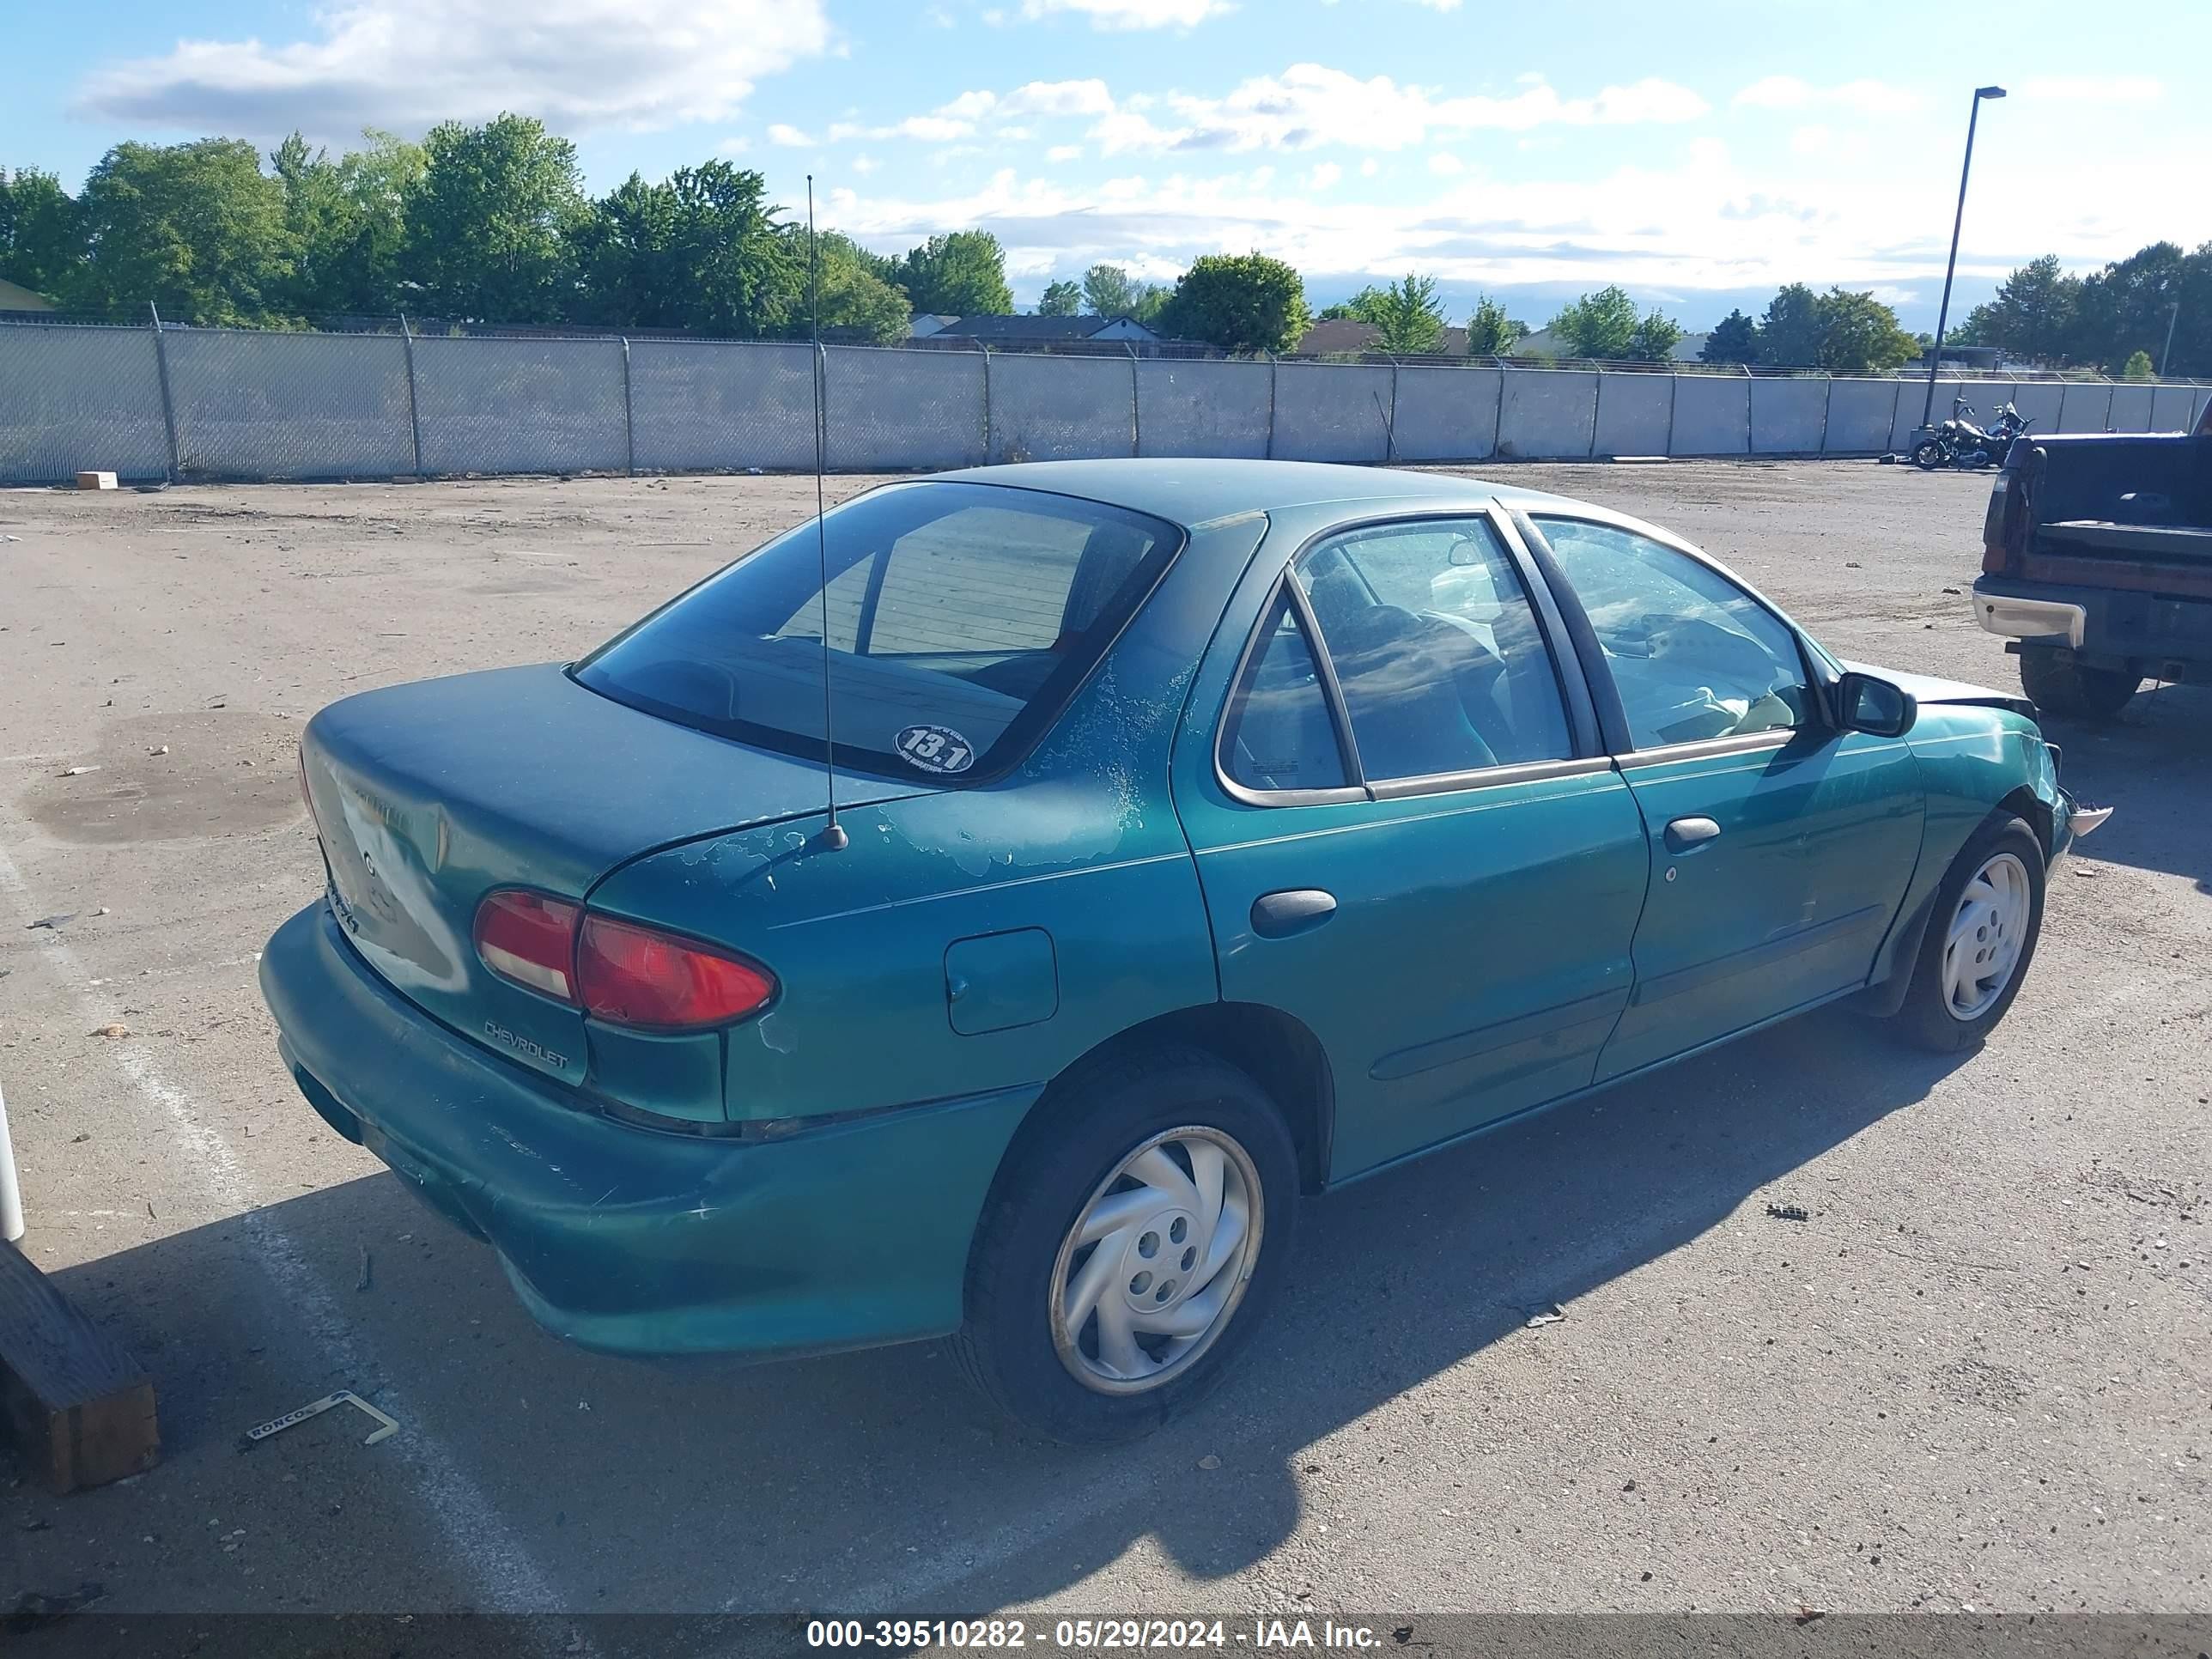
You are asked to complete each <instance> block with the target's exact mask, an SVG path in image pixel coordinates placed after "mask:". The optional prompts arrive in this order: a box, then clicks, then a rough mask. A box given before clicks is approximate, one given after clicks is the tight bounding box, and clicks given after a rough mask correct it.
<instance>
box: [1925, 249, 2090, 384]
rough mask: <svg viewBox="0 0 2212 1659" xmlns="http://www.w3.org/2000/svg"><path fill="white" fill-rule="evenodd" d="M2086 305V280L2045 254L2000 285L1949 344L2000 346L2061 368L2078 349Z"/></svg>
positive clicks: (1968, 318) (1947, 341)
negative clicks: (2083, 293)
mask: <svg viewBox="0 0 2212 1659" xmlns="http://www.w3.org/2000/svg"><path fill="white" fill-rule="evenodd" d="M2080 313H2081V279H2080V278H2079V277H2075V276H2068V275H2067V274H2066V273H2065V272H2064V271H2063V270H2060V269H2059V266H2058V256H2057V254H2055V253H2046V254H2045V255H2044V256H2043V257H2042V258H2039V259H2031V260H2029V261H2028V262H2027V264H2024V265H2022V266H2021V267H2020V268H2019V269H2018V270H2015V271H2014V272H2013V273H2012V274H2011V275H2010V276H2007V277H2006V278H2005V279H2004V281H2003V282H2002V283H1998V284H1997V291H1996V295H1995V296H1994V297H1993V298H1991V299H1990V301H1989V302H1988V303H1987V304H1986V305H1979V306H1976V307H1974V308H1973V310H1972V311H1971V312H1969V313H1967V316H1966V325H1965V326H1964V327H1962V328H1961V329H1960V330H1959V331H1956V332H1954V333H1953V334H1951V335H1949V336H1948V337H1947V338H1946V342H1945V343H1947V344H1948V343H1951V342H1952V341H1956V342H1957V343H1960V344H1961V345H1992V346H1997V347H2000V348H2002V349H2003V350H2005V351H2007V352H2008V353H2010V354H2011V355H2012V356H2015V357H2025V358H2027V359H2028V360H2030V361H2031V362H2039V363H2049V364H2052V365H2057V364H2061V363H2063V362H2066V361H2067V360H2068V359H2069V356H2071V355H2072V353H2073V352H2074V350H2075V347H2076V344H2077V339H2076V337H2077V336H2078V335H2079V333H2080V331H2081V315H2080Z"/></svg>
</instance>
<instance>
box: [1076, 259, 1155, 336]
mask: <svg viewBox="0 0 2212 1659" xmlns="http://www.w3.org/2000/svg"><path fill="white" fill-rule="evenodd" d="M1171 292H1172V290H1171V289H1169V288H1168V286H1167V285H1166V284H1165V283H1139V282H1134V281H1133V280H1131V278H1130V276H1129V273H1128V272H1127V271H1126V270H1122V269H1121V266H1119V265H1093V266H1091V269H1090V270H1086V271H1085V272H1084V273H1083V314H1084V315H1085V316H1086V317H1129V318H1133V319H1136V320H1137V321H1138V322H1140V323H1142V324H1144V325H1146V327H1147V328H1151V327H1154V326H1156V325H1158V322H1159V320H1160V313H1161V311H1162V310H1163V309H1164V308H1165V307H1166V305H1167V302H1168V296H1169V295H1170V293H1171Z"/></svg>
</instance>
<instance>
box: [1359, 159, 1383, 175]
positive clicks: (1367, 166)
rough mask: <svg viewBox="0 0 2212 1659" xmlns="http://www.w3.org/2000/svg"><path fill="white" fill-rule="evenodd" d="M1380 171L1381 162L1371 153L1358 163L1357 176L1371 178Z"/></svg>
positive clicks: (1381, 169)
mask: <svg viewBox="0 0 2212 1659" xmlns="http://www.w3.org/2000/svg"><path fill="white" fill-rule="evenodd" d="M1382 171H1383V164H1382V163H1381V162H1380V161H1376V159H1375V158H1374V157H1373V156H1371V155H1370V156H1369V157H1368V158H1367V159H1366V160H1365V161H1362V162H1361V163H1360V164H1359V176H1360V177H1361V178H1363V179H1372V178H1373V177H1374V176H1375V175H1376V173H1380V172H1382Z"/></svg>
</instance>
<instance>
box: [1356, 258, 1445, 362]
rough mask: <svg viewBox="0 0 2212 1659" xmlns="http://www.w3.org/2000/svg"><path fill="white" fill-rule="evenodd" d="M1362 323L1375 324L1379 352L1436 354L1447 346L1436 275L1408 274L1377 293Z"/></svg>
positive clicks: (1376, 343) (1409, 272)
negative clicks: (1431, 352) (1400, 280)
mask: <svg viewBox="0 0 2212 1659" xmlns="http://www.w3.org/2000/svg"><path fill="white" fill-rule="evenodd" d="M1370 292H1372V290H1370ZM1360 320H1361V321H1363V322H1367V323H1372V324H1373V325H1375V331H1376V334H1375V346H1376V349H1377V350H1379V351H1407V352H1423V351H1434V350H1436V349H1437V347H1439V346H1441V345H1442V344H1443V338H1444V308H1443V307H1442V306H1441V305H1439V304H1438V303H1437V284H1436V279H1435V278H1434V277H1432V276H1415V275H1414V274H1413V272H1411V271H1407V273H1406V278H1405V280H1404V281H1403V282H1398V283H1391V284H1389V286H1388V287H1387V288H1384V289H1382V290H1381V291H1380V292H1377V293H1376V294H1375V297H1374V299H1373V300H1372V301H1370V303H1369V307H1368V311H1367V314H1366V315H1365V316H1364V317H1362V318H1361V319H1360Z"/></svg>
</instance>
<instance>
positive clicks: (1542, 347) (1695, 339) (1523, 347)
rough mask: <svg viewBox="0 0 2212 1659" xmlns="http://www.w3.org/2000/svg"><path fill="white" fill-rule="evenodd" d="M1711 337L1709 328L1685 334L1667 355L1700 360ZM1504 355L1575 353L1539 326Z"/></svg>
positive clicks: (1566, 354) (1567, 344)
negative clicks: (1700, 354)
mask: <svg viewBox="0 0 2212 1659" xmlns="http://www.w3.org/2000/svg"><path fill="white" fill-rule="evenodd" d="M1712 337H1713V335H1712V331H1711V329H1700V330H1699V331H1697V332H1695V333H1692V334H1685V335H1684V336H1683V337H1681V338H1680V339H1679V340H1677V341H1675V342H1674V350H1673V351H1672V352H1671V353H1669V354H1668V356H1669V357H1670V359H1671V360H1672V361H1673V362H1678V363H1695V362H1703V361H1704V359H1703V358H1702V357H1701V356H1699V353H1701V352H1703V351H1704V350H1705V342H1706V341H1708V340H1710V339H1711V338H1712ZM1505 355H1506V356H1509V357H1571V356H1574V355H1575V349H1574V347H1573V346H1571V345H1570V344H1569V343H1567V342H1566V341H1565V340H1563V339H1561V338H1560V337H1559V335H1558V334H1557V333H1556V332H1554V331H1553V330H1551V329H1548V328H1540V329H1538V330H1537V331H1535V332H1534V334H1524V335H1522V337H1520V338H1519V339H1518V340H1516V341H1515V342H1514V343H1513V349H1511V350H1510V351H1509V352H1507V353H1506V354H1505Z"/></svg>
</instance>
